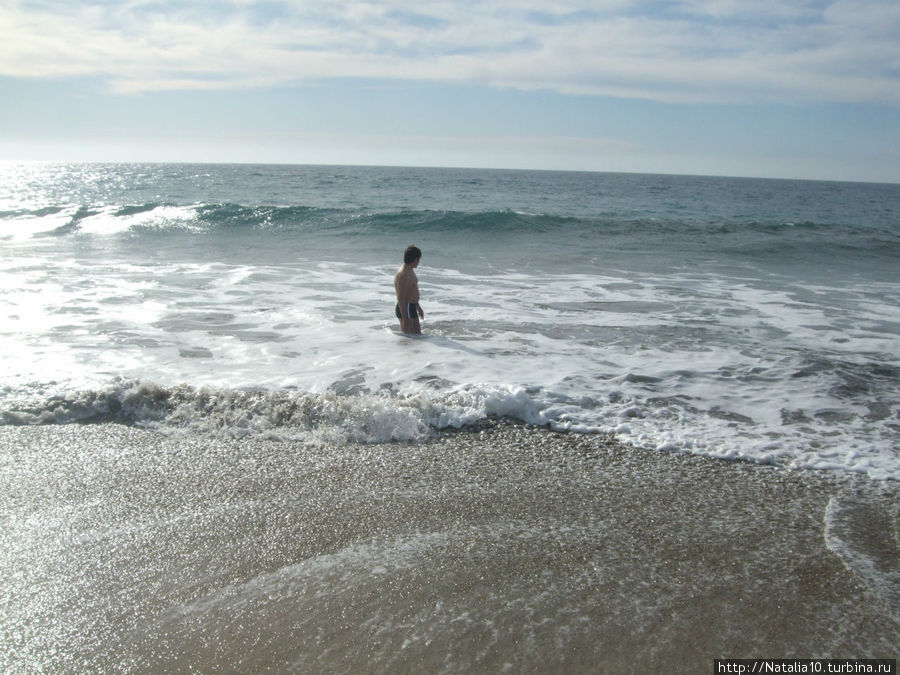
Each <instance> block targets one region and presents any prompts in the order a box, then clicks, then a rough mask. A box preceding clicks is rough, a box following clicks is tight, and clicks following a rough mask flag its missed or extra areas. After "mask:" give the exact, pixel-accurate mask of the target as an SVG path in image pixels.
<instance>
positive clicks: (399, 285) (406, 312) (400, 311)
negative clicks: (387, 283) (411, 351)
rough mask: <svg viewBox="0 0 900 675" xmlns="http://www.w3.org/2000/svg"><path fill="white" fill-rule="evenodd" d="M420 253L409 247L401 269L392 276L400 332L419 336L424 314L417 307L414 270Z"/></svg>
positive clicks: (416, 284) (417, 264) (417, 293)
mask: <svg viewBox="0 0 900 675" xmlns="http://www.w3.org/2000/svg"><path fill="white" fill-rule="evenodd" d="M421 258H422V251H420V250H419V249H418V248H416V247H415V246H409V247H408V248H407V249H406V251H404V252H403V267H401V268H400V269H399V270H398V271H397V274H395V275H394V290H395V291H397V308H396V314H397V318H398V319H400V330H402V331H403V332H404V333H411V334H413V335H419V334H421V332H422V328H421V326H420V325H419V319H420V318H421V319H424V318H425V312H423V311H422V308H421V307H420V306H419V280H418V278H416V273H415V271H414V270H415V269H416V268H417V267H418V266H419V260H420V259H421Z"/></svg>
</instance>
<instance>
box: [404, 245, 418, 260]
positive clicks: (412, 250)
mask: <svg viewBox="0 0 900 675" xmlns="http://www.w3.org/2000/svg"><path fill="white" fill-rule="evenodd" d="M421 257H422V251H420V250H419V249H418V248H417V247H416V246H407V248H406V250H405V251H404V252H403V262H404V264H406V265H408V264H409V263H411V262H415V261H416V260H418V259H419V258H421Z"/></svg>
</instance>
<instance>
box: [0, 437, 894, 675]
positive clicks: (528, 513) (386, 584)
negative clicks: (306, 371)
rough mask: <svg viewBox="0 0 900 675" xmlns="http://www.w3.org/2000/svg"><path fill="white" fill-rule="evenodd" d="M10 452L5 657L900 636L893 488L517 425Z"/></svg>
mask: <svg viewBox="0 0 900 675" xmlns="http://www.w3.org/2000/svg"><path fill="white" fill-rule="evenodd" d="M0 447H5V448H6V450H5V451H3V452H2V453H0V488H2V489H0V495H2V497H0V499H2V500H3V502H2V506H3V508H2V512H3V513H4V514H5V515H4V516H3V520H2V522H3V527H2V530H3V534H2V535H0V536H2V543H3V544H4V547H5V549H6V551H7V552H6V554H4V556H3V557H2V558H0V560H2V566H0V579H5V581H3V582H0V588H2V595H3V596H4V599H5V605H6V606H7V608H8V609H7V613H6V616H5V617H4V618H2V619H0V637H2V642H3V649H0V654H4V656H2V657H0V658H3V659H5V661H0V669H2V670H4V671H5V672H7V671H8V672H19V671H22V670H29V669H41V668H46V669H50V670H54V671H61V672H73V671H76V670H83V669H88V670H108V669H118V670H124V671H146V670H151V669H154V670H160V669H162V670H172V669H182V670H183V669H187V668H188V667H193V668H195V669H199V670H201V671H210V670H217V669H222V668H227V669H234V670H236V671H238V672H249V671H252V670H255V669H259V668H262V667H271V668H272V669H273V670H274V671H276V672H290V671H298V670H299V671H309V670H314V671H319V672H354V671H356V672H359V671H366V672H385V671H392V672H413V671H429V672H459V671H465V670H471V669H477V670H480V671H488V672H499V671H504V670H512V671H516V672H522V671H526V672H543V671H548V670H556V669H565V670H567V671H568V672H646V671H647V670H648V669H661V668H666V669H668V670H670V671H678V672H708V671H709V669H711V668H712V665H713V660H714V659H715V658H751V657H758V658H829V657H833V658H864V657H868V658H885V657H888V658H895V657H896V656H897V645H898V644H900V543H898V542H900V525H898V523H900V512H898V508H900V507H898V504H900V485H898V484H897V482H895V481H873V480H871V479H868V478H867V477H865V476H863V475H850V474H833V473H830V472H822V471H809V470H793V469H787V468H783V467H777V466H767V465H757V464H751V463H748V462H742V461H737V460H721V459H715V458H709V457H700V456H695V455H687V454H666V453H662V452H658V451H653V450H646V449H641V448H636V447H633V446H627V445H623V444H621V443H619V442H617V441H615V440H614V439H612V438H609V437H600V436H583V435H576V434H568V433H564V432H553V431H549V430H546V429H543V428H535V427H525V426H521V425H503V424H501V425H499V426H496V427H492V428H489V429H482V430H471V431H459V432H451V433H446V434H442V435H440V436H438V437H436V438H434V439H430V440H428V441H425V442H420V443H408V444H407V443H384V444H377V445H358V444H344V445H322V446H306V445H302V444H299V443H291V442H282V441H267V440H262V439H249V440H210V439H203V438H198V437H188V436H183V437H168V436H162V435H159V434H157V433H154V432H150V431H145V430H140V429H136V428H133V427H125V426H119V425H114V424H99V425H82V426H79V425H66V426H39V427H0Z"/></svg>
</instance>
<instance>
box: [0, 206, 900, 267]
mask: <svg viewBox="0 0 900 675" xmlns="http://www.w3.org/2000/svg"><path fill="white" fill-rule="evenodd" d="M98 223H103V226H102V227H100V226H98ZM42 226H43V228H42ZM0 227H2V230H0V238H11V237H13V236H14V235H16V234H34V233H39V234H43V235H48V234H57V235H64V234H71V233H78V232H84V233H94V234H115V233H120V232H128V231H140V230H142V229H151V230H161V229H162V230H164V229H172V230H193V231H198V232H209V233H215V232H217V231H228V230H232V229H244V228H252V229H257V230H282V229H287V230H298V231H303V230H311V231H316V232H323V231H329V230H332V231H334V232H335V233H340V234H353V233H354V232H358V233H361V234H379V233H385V234H390V233H391V232H404V233H405V232H408V231H410V230H411V229H415V230H416V231H419V232H426V233H427V232H445V233H447V234H459V235H461V236H462V235H465V234H466V233H470V232H475V231H479V232H491V233H497V234H501V233H503V232H510V233H518V234H526V233H530V232H531V233H540V232H560V233H569V234H573V233H574V234H579V233H593V234H596V235H598V236H621V235H625V236H636V237H641V236H644V235H648V236H649V235H652V236H656V237H659V236H668V235H677V236H679V237H690V236H691V235H697V236H702V237H712V238H714V239H716V238H722V237H729V236H731V237H735V238H737V241H739V242H740V243H746V241H747V240H748V238H751V237H758V238H771V239H772V240H773V241H777V242H778V243H781V242H782V241H783V240H785V239H787V240H788V241H789V240H791V239H795V238H796V239H797V240H802V241H804V242H807V243H809V242H810V241H812V242H813V243H814V244H820V245H828V244H829V243H831V244H834V245H838V246H848V247H851V248H860V249H867V250H870V251H871V252H872V253H875V254H877V253H894V254H896V253H897V252H898V251H900V233H898V232H897V231H896V230H895V229H894V228H890V227H884V228H881V227H874V226H855V225H851V224H847V223H841V222H810V221H805V222H789V221H761V220H755V219H751V218H748V219H741V218H733V219H730V220H722V219H711V220H709V221H708V222H704V221H698V220H697V219H696V218H685V219H677V218H671V217H670V218H665V219H660V218H656V217H640V216H637V215H635V214H627V213H619V214H609V215H605V216H597V217H575V216H564V215H553V214H547V213H524V212H520V211H513V210H509V209H504V210H497V211H478V212H466V211H446V210H394V211H371V210H367V209H364V208H363V209H339V208H324V207H323V208H320V207H312V206H246V205H241V204H231V203H223V204H194V205H188V206H184V205H180V206H179V205H169V204H164V203H156V202H153V203H146V204H135V205H123V206H48V207H44V208H39V209H18V210H7V211H0Z"/></svg>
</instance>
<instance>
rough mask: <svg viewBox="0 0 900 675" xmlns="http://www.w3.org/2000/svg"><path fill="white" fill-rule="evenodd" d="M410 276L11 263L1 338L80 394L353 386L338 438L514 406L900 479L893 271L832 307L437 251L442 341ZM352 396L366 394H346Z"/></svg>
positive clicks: (581, 425)
mask: <svg viewBox="0 0 900 675" xmlns="http://www.w3.org/2000/svg"><path fill="white" fill-rule="evenodd" d="M148 214H149V215H148V216H147V217H151V216H152V212H148ZM139 215H140V214H139ZM394 271H395V268H394V267H393V266H390V265H385V266H360V265H351V264H347V263H326V264H323V263H321V262H319V261H315V262H307V261H305V260H303V259H302V258H301V259H298V260H297V261H296V263H293V264H288V265H274V264H273V265H250V264H240V265H232V264H227V263H224V262H204V263H190V264H189V263H178V264H170V265H159V264H156V265H152V266H140V265H127V264H122V263H117V262H115V261H104V262H102V263H97V262H96V261H94V262H93V263H79V262H76V261H70V262H67V263H61V264H56V265H54V268H53V270H52V273H51V272H50V270H49V269H46V268H42V267H41V266H40V265H37V266H36V265H34V264H33V261H32V263H27V262H25V261H24V260H23V259H16V258H8V259H5V260H4V261H3V262H2V267H0V274H4V275H6V277H5V278H6V279H7V280H9V282H10V283H9V285H8V286H7V287H6V290H5V293H4V296H3V301H4V302H5V303H6V305H7V308H8V309H9V313H10V314H13V315H15V316H16V317H17V318H16V319H15V320H14V325H10V327H9V328H7V329H6V330H5V331H3V332H2V333H0V339H2V341H3V347H4V353H5V354H9V355H12V356H13V358H11V359H4V362H3V366H2V372H0V376H2V381H3V382H4V383H5V384H7V385H9V386H15V385H16V383H18V384H19V385H24V384H27V383H34V382H51V381H55V382H58V383H62V384H61V385H60V386H64V387H69V388H70V390H75V391H77V390H80V389H86V388H92V389H96V388H98V387H101V388H102V387H103V386H104V385H103V382H102V381H103V380H104V378H105V379H106V381H107V382H109V381H112V380H113V379H115V378H122V379H124V380H126V381H143V382H152V383H155V384H156V385H158V386H162V387H174V386H176V385H179V384H181V383H188V384H189V385H190V386H191V387H193V388H194V389H200V388H202V387H213V388H219V389H223V390H233V391H241V390H257V389H261V390H268V391H274V392H278V391H287V392H298V393H303V394H310V395H316V396H321V397H327V396H330V395H337V396H339V397H341V398H340V400H341V401H342V402H341V403H340V404H338V403H334V405H335V408H334V415H335V422H334V424H333V425H331V428H333V433H335V434H346V433H348V430H349V429H350V427H352V425H353V424H358V425H359V430H358V431H357V432H355V433H356V434H357V435H358V437H359V438H361V439H370V440H371V439H379V438H416V437H419V436H421V434H422V433H424V432H423V429H427V428H429V427H439V428H443V427H456V426H464V425H466V424H469V423H472V422H475V421H478V420H479V419H481V418H483V417H485V416H511V417H515V418H518V419H521V420H525V421H527V422H530V423H535V424H550V425H551V426H553V427H554V428H558V429H571V430H577V431H600V432H614V433H617V434H619V435H620V436H621V437H622V438H623V439H624V440H626V441H631V442H634V443H638V444H641V445H648V446H650V447H658V448H661V449H666V450H680V451H688V452H699V453H704V454H710V455H715V456H720V457H729V458H738V457H739V458H746V459H750V460H753V461H760V462H778V463H783V464H788V465H791V466H798V467H810V468H834V467H838V468H840V469H842V470H848V471H858V472H863V473H867V474H868V475H870V476H873V477H878V478H885V477H890V478H900V457H898V453H897V451H896V447H897V435H896V431H895V430H893V428H892V427H891V424H895V423H896V422H895V421H896V416H897V414H898V413H897V410H898V401H897V397H896V391H895V390H894V389H892V388H891V386H890V376H885V381H884V382H883V383H880V381H879V380H878V377H879V376H878V375H877V374H875V375H873V374H872V368H873V366H872V364H873V363H877V364H879V365H880V366H884V367H888V368H900V362H898V359H897V356H896V355H897V354H900V337H898V335H897V334H896V332H892V331H891V329H890V328H889V327H886V326H885V325H884V317H885V316H889V315H890V309H889V307H888V304H889V303H890V298H892V297H894V296H893V295H892V294H893V293H895V290H894V289H892V288H887V289H881V290H880V291H878V292H879V293H882V294H883V295H884V296H885V297H884V298H883V299H879V298H878V297H877V293H875V292H874V291H872V290H871V289H868V288H866V289H857V288H854V287H852V286H847V287H840V286H835V287H833V288H827V289H824V290H823V289H821V288H819V289H815V295H816V296H817V297H821V298H826V299H827V302H826V301H825V300H823V301H822V304H821V305H815V304H813V303H812V302H810V301H809V298H806V299H805V300H804V301H803V302H802V303H798V301H797V298H798V297H799V296H801V295H803V294H804V293H807V294H809V293H811V291H810V290H809V289H808V288H804V287H800V286H796V287H778V288H772V287H767V285H766V284H763V283H756V284H755V285H752V284H750V283H749V282H747V281H745V280H728V279H724V278H722V277H718V276H714V275H709V276H706V275H702V274H698V273H692V274H690V275H683V276H681V277H679V276H677V275H667V276H666V277H665V278H658V277H655V276H652V275H644V276H641V275H636V274H633V275H631V276H630V278H629V279H619V278H617V277H615V276H603V275H589V274H583V273H582V274H567V273H559V274H548V273H541V274H537V275H534V276H529V275H524V274H520V273H511V274H504V273H497V272H492V273H491V274H484V275H463V274H461V273H459V272H458V271H455V270H453V269H449V270H441V269H429V268H427V267H423V268H421V269H420V275H419V276H420V284H421V289H422V305H423V308H424V309H425V312H426V317H425V320H424V324H423V325H424V330H425V336H424V337H423V338H421V339H411V338H409V337H406V336H400V335H397V334H396V332H395V329H396V320H395V318H394V317H393V308H394V293H393V287H392V283H391V278H392V276H393V273H394ZM873 293H875V294H873ZM861 296H865V298H866V301H865V302H864V303H857V302H856V300H857V299H858V298H859V297H861ZM879 322H881V323H879ZM857 370H858V371H859V375H858V376H857V375H856V374H855V371H857ZM854 378H856V379H858V380H860V382H859V383H858V386H859V387H861V389H860V392H859V393H858V394H856V393H854V392H853V391H852V386H856V385H855V384H854V382H856V380H855V379H854ZM106 386H109V385H106ZM847 387H850V388H851V389H850V390H849V391H848V390H847ZM867 387H868V389H867ZM381 394H387V395H388V396H387V398H384V397H382V396H381ZM350 397H357V401H358V405H357V404H346V405H348V406H350V408H354V406H355V408H356V409H355V410H353V411H352V412H351V411H350V408H347V409H345V410H343V411H341V410H340V408H341V406H344V405H345V403H344V402H343V401H349V400H352V399H351V398H350ZM367 397H374V398H367ZM324 400H326V398H323V401H324ZM336 400H337V399H336ZM874 403H878V404H879V405H881V406H882V408H883V409H884V410H885V411H886V412H884V414H883V415H882V416H881V417H878V416H877V415H873V414H871V413H870V411H869V408H868V407H867V406H869V405H873V404H874ZM367 406H368V408H367V412H363V409H366V407H367ZM186 420H187V418H185V419H184V420H182V421H183V422H185V424H184V428H195V429H197V430H200V428H201V427H202V422H201V421H199V420H192V421H186ZM326 428H329V425H322V426H321V427H320V429H319V432H317V433H323V434H326V435H327V434H329V433H332V431H326ZM247 429H248V430H252V428H251V427H248V428H247ZM232 431H233V432H235V433H240V432H241V427H240V426H237V427H234V428H233V429H232ZM248 432H249V431H248ZM264 433H282V432H281V431H277V432H273V431H272V430H271V429H269V430H267V431H264ZM305 433H307V434H309V433H312V432H309V431H307V432H305Z"/></svg>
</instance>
